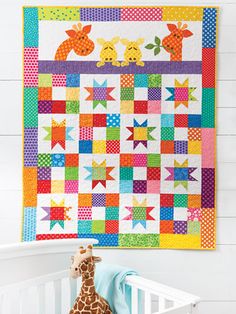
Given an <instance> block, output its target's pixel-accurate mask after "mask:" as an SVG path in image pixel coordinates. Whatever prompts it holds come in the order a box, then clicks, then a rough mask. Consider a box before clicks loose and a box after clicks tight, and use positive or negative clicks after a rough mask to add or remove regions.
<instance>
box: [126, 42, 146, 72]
mask: <svg viewBox="0 0 236 314" xmlns="http://www.w3.org/2000/svg"><path fill="white" fill-rule="evenodd" d="M121 43H122V44H123V45H125V46H126V49H125V52H124V59H125V60H124V61H123V62H122V63H121V66H122V67H123V66H127V65H129V63H130V62H135V63H136V65H139V66H142V67H143V66H144V62H143V61H141V58H142V52H141V49H140V48H139V46H140V45H142V44H143V43H144V39H143V38H138V39H137V40H136V41H129V40H128V39H125V38H123V39H121Z"/></svg>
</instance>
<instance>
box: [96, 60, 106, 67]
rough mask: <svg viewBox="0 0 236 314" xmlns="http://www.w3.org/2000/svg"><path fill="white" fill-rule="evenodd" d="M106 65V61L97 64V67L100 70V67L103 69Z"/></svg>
mask: <svg viewBox="0 0 236 314" xmlns="http://www.w3.org/2000/svg"><path fill="white" fill-rule="evenodd" d="M104 65H105V62H104V61H98V62H97V67H98V68H100V67H102V66H104Z"/></svg>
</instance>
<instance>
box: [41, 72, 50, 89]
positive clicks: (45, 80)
mask: <svg viewBox="0 0 236 314" xmlns="http://www.w3.org/2000/svg"><path fill="white" fill-rule="evenodd" d="M39 87H52V74H39Z"/></svg>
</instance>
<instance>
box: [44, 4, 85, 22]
mask: <svg viewBox="0 0 236 314" xmlns="http://www.w3.org/2000/svg"><path fill="white" fill-rule="evenodd" d="M38 16H39V20H54V21H55V20H56V21H79V20H80V10H79V8H78V7H39V8H38Z"/></svg>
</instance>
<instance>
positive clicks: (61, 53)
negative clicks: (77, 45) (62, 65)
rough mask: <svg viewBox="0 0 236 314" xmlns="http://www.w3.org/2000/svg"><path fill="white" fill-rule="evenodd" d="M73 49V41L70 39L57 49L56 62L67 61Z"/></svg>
mask: <svg viewBox="0 0 236 314" xmlns="http://www.w3.org/2000/svg"><path fill="white" fill-rule="evenodd" d="M72 49H73V41H72V40H71V39H70V38H68V39H66V40H65V41H63V43H61V44H60V46H59V47H58V48H57V51H56V55H55V60H56V61H66V59H67V56H68V54H69V53H70V52H71V50H72Z"/></svg>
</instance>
